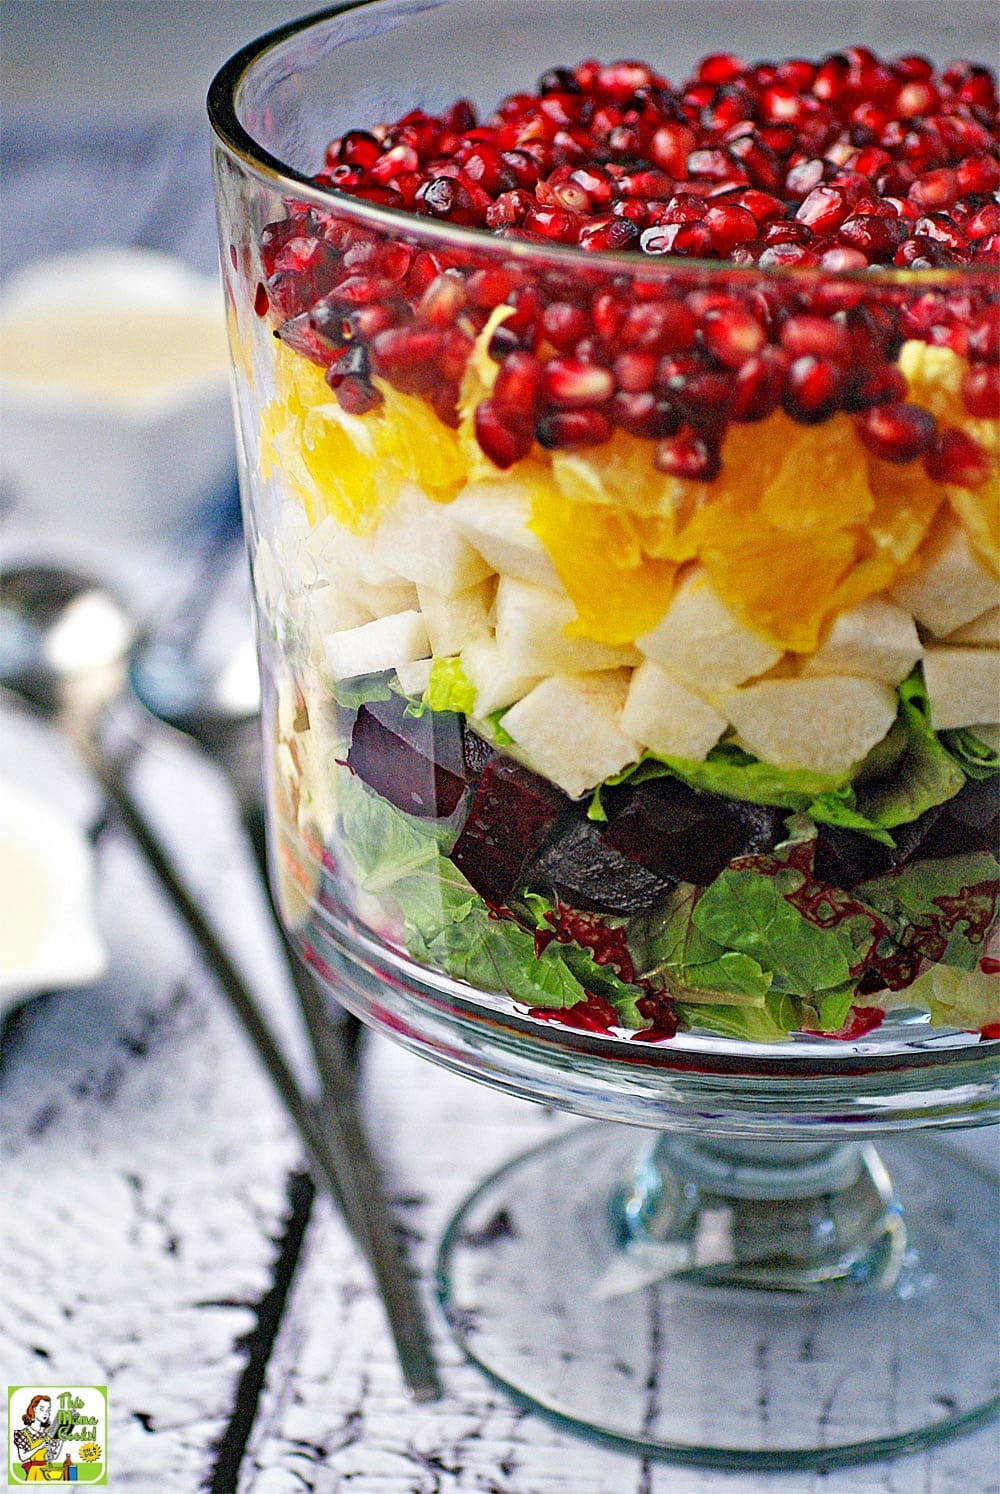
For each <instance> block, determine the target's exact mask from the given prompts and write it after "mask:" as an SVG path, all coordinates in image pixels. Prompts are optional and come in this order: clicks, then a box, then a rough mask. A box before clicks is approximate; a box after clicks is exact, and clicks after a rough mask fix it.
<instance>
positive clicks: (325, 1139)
mask: <svg viewBox="0 0 1000 1494" xmlns="http://www.w3.org/2000/svg"><path fill="white" fill-rule="evenodd" d="M138 633H139V628H138V625H137V623H136V620H135V618H134V617H133V616H132V615H131V613H130V612H129V611H128V609H127V608H126V607H125V606H124V604H123V603H122V602H121V600H120V599H119V598H118V597H117V596H115V595H114V593H113V592H112V591H110V590H109V589H107V588H106V587H104V586H103V585H101V583H99V582H98V581H96V580H94V579H92V578H89V577H86V576H82V575H79V574H77V573H76V572H74V571H71V570H67V569H63V568H57V567H43V566H33V565H29V566H22V567H20V568H13V569H8V570H7V572H6V573H5V575H4V578H3V590H2V594H0V686H3V687H5V688H6V689H8V690H10V691H12V692H14V693H15V694H16V695H17V696H18V697H19V698H20V699H21V700H22V702H23V703H25V704H27V705H28V706H29V707H30V708H31V709H32V710H33V711H34V712H35V713H36V714H38V715H40V716H42V717H44V718H46V719H48V720H49V721H51V722H52V723H53V724H54V725H55V726H56V727H57V728H58V729H59V730H60V731H61V732H63V733H64V734H65V735H66V736H67V738H68V739H69V740H70V741H71V742H72V744H73V745H74V747H75V748H76V750H77V752H78V754H79V755H80V757H81V758H82V759H83V761H84V762H85V763H86V764H87V766H88V767H89V768H90V770H91V771H92V773H93V774H94V776H95V777H96V779H97V780H98V782H99V783H100V785H101V787H102V788H103V789H104V792H105V794H106V795H107V798H108V800H109V801H110V803H111V804H112V805H113V806H114V808H115V810H116V811H117V813H118V815H119V816H120V818H121V820H122V821H123V823H124V824H125V826H126V828H127V829H128V831H129V832H130V834H131V835H132V836H133V838H134V839H135V841H136V843H137V844H138V845H139V847H140V849H141V850H142V851H143V853H144V855H145V857H146V859H147V861H148V863H149V865H150V867H151V868H152V870H153V872H154V873H155V875H156V877H157V879H158V880H159V882H160V884H161V886H162V887H163V889H164V891H165V892H166V893H167V895H168V897H169V898H170V900H171V902H172V904H173V906H174V908H175V909H176V910H177V912H178V913H179V914H180V916H181V918H182V919H183V921H184V923H185V924H186V925H187V927H188V930H189V931H190V933H191V934H192V935H193V937H194V938H195V940H196V942H197V944H198V947H199V949H200V950H201V953H202V955H203V957H204V959H205V961H206V963H207V964H208V965H209V967H210V968H211V970H212V972H213V973H214V975H215V976H216V978H217V979H218V981H219V984H220V985H221V986H222V988H223V990H224V991H225V992H226V994H227V996H228V997H229V999H230V1002H231V1005H232V1008H233V1010H234V1012H235V1014H236V1016H237V1017H238V1018H239V1020H240V1022H241V1023H242V1025H243V1028H244V1030H245V1032H246V1033H247V1035H248V1036H249V1038H250V1040H251V1041H252V1043H253V1045H254V1047H255V1048H256V1050H257V1054H258V1056H259V1057H260V1059H261V1061H262V1063H263V1064H264V1067H265V1069H266V1070H267V1073H268V1074H269V1076H270V1078H271V1080H272V1082H273V1084H274V1086H275V1088H276V1089H277V1091H278V1094H279V1096H280V1098H281V1099H282V1101H283V1103H284V1105H285V1108H286V1110H287V1112H288V1114H289V1116H290V1118H291V1120H292V1122H293V1123H294V1125H295V1127H296V1129H297V1130H298V1132H299V1135H300V1136H301V1138H302V1140H303V1142H304V1143H305V1145H306V1148H307V1151H308V1154H309V1156H310V1158H311V1159H312V1162H313V1164H314V1169H315V1171H316V1173H317V1175H318V1179H319V1181H320V1182H321V1183H322V1184H323V1185H324V1186H325V1187H326V1189H327V1191H328V1192H329V1193H330V1194H331V1196H332V1197H333V1199H334V1200H335V1202H336V1203H337V1204H338V1205H339V1207H340V1209H341V1212H342V1213H343V1215H344V1217H345V1219H346V1221H347V1223H348V1225H349V1227H350V1228H351V1230H352V1233H353V1234H354V1236H355V1238H356V1240H357V1241H358V1243H359V1245H360V1247H361V1249H362V1250H363V1251H364V1254H365V1255H366V1257H367V1259H368V1261H369V1263H370V1265H371V1267H372V1271H373V1273H374V1275H375V1277H376V1280H377V1282H378V1285H379V1289H380V1291H381V1294H382V1300H383V1304H384V1306H385V1310H386V1316H387V1318H388V1322H389V1328H390V1331H391V1333H392V1336H393V1339H394V1342H395V1344H396V1349H397V1353H398V1356H399V1362H400V1367H401V1369H402V1372H403V1376H404V1379H405V1381H406V1383H407V1386H408V1388H409V1390H410V1392H411V1394H412V1395H413V1396H414V1398H416V1399H418V1400H430V1399H434V1398H435V1397H436V1396H438V1395H439V1394H440V1384H439V1381H438V1377H437V1373H436V1370H435V1366H434V1362H433V1359H432V1356H431V1352H430V1346H429V1337H428V1332H427V1327H426V1324H425V1321H424V1317H423V1313H422V1310H421V1307H420V1304H419V1301H418V1299H417V1296H416V1292H415V1289H414V1285H413V1282H412V1280H411V1278H410V1276H409V1273H408V1271H407V1268H406V1264H405V1262H404V1261H403V1258H402V1256H401V1254H400V1251H399V1247H398V1244H397V1240H396V1237H395V1232H394V1228H393V1223H392V1219H391V1217H390V1215H389V1211H388V1208H387V1205H386V1203H385V1201H384V1198H383V1196H382V1193H381V1189H380V1187H379V1183H378V1174H377V1169H376V1165H375V1162H374V1160H373V1158H372V1156H371V1153H370V1151H369V1149H368V1145H367V1141H366V1139H365V1136H364V1132H363V1130H362V1126H361V1121H360V1116H359V1115H358V1112H357V1108H356V1103H355V1096H354V1085H353V1076H352V1075H351V1072H350V1069H349V1067H348V1064H347V1060H346V1058H345V1056H344V1053H343V1050H342V1048H341V1046H340V1042H339V1039H338V1038H337V1036H336V1033H335V1032H334V1031H333V1029H330V1028H328V1027H326V1026H325V1023H323V1022H321V1021H319V1020H318V1006H314V1007H313V1009H312V1017H307V1022H308V1025H309V1031H310V1035H312V1034H313V1032H314V1024H315V1031H316V1034H317V1035H318V1037H319V1045H318V1046H317V1047H316V1049H315V1056H316V1062H317V1067H318V1068H319V1069H320V1072H321V1074H322V1076H323V1079H324V1086H323V1094H322V1099H321V1102H320V1104H318V1105H317V1104H314V1103H312V1102H311V1101H309V1100H307V1099H306V1098H305V1097H304V1096H303V1095H302V1093H301V1091H300V1090H299V1087H298V1084H297V1083H296V1080H295V1078H294V1076H293V1074H292V1071H291V1069H290V1068H289V1066H288V1063H287V1061H286V1059H285V1057H284V1055H283V1054H282V1052H281V1049H280V1047H279V1046H278V1043H277V1041H276V1040H275V1038H274V1036H273V1034H272V1032H271V1029H270V1027H269V1025H268V1023H267V1021H266V1019H265V1018H264V1016H263V1014H262V1013H261V1011H260V1009H259V1007H258V1004H257V1001H256V999H255V997H254V996H253V994H252V993H251V991H250V990H249V988H248V987H247V985H246V983H245V982H244V979H243V977H242V975H241V974H240V972H239V970H238V969H237V968H236V966H235V964H234V963H233V961H232V960H231V958H230V956H229V954H228V952H227V950H226V949H225V947H224V946H223V944H222V943H221V941H220V940H219V939H218V937H217V936H216V934H215V932H214V930H213V929H212V928H211V926H210V924H209V923H208V922H207V920H206V919H205V917H204V916H203V914H202V912H201V910H200V909H199V907H198V906H197V904H196V903H195V901H194V899H193V898H192V897H191V895H190V893H189V892H188V890H187V888H186V886H185V885H184V882H183V879H182V878H181V877H180V876H179V874H178V873H177V871H176V869H175V867H174V866H173V863H172V861H171V859H170V857H169V855H168V854H167V852H166V851H165V850H164V848H163V846H162V845H161V843H160V841H159V838H158V836H157V834H156V832H155V831H154V830H153V828H152V827H151V825H150V823H149V821H148V819H147V817H146V815H145V813H144V811H143V809H142V807H141V806H140V804H139V803H138V802H137V800H136V799H135V798H134V797H133V795H132V792H131V790H130V788H129V786H128V768H129V766H130V763H131V762H132V760H133V758H134V756H135V755H136V753H138V752H140V751H141V750H142V747H143V739H144V736H145V733H146V731H148V730H149V729H151V728H152V727H153V726H154V724H155V723H154V721H153V719H152V718H150V717H148V716H147V715H146V713H145V711H144V710H143V708H142V706H141V705H140V704H139V702H138V700H137V699H136V697H135V696H134V695H133V694H132V691H131V688H130V681H129V673H128V658H129V653H130V650H131V649H132V648H133V646H134V645H135V644H136V641H137V637H138ZM126 705H130V706H131V707H132V710H131V711H130V712H122V713H121V714H124V715H126V716H127V717H128V719H127V720H125V721H119V720H118V719H117V716H118V714H119V713H118V712H117V711H116V708H117V707H125V706H126ZM123 726H124V738H125V740H124V743H122V742H120V741H119V744H118V745H117V746H116V747H111V746H109V745H108V743H109V741H110V740H111V739H112V738H113V737H114V735H115V733H116V731H117V733H118V736H119V738H120V737H121V736H122V730H121V728H122V727H123ZM286 953H287V948H286ZM290 976H292V978H293V980H294V984H295V986H296V989H297V990H298V989H299V988H300V985H299V979H298V977H297V975H295V972H294V968H293V967H291V965H290ZM312 990H313V997H314V1000H315V1001H316V1003H318V1000H319V998H318V993H316V992H315V988H312Z"/></svg>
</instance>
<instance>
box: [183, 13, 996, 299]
mask: <svg viewBox="0 0 1000 1494" xmlns="http://www.w3.org/2000/svg"><path fill="white" fill-rule="evenodd" d="M393 3H394V0H339V3H338V4H335V5H331V6H328V7H326V8H325V9H323V10H318V11H312V12H310V13H309V14H307V15H304V16H300V17H299V18H298V19H297V20H294V21H289V22H286V24H285V25H283V26H278V27H276V28H274V29H273V30H271V31H267V32H265V33H264V34H263V35H261V36H259V37H257V38H256V39H254V40H252V41H250V42H248V43H247V44H246V45H245V46H243V47H241V48H240V49H239V50H238V51H237V52H235V53H234V54H233V55H232V56H231V57H230V58H229V60H228V61H227V62H225V63H223V65H222V67H221V68H220V69H219V71H218V72H217V73H216V75H215V77H214V78H213V79H212V82H211V84H210V85H209V90H208V96H207V101H206V102H207V109H208V117H209V122H210V124H211V128H212V132H213V134H214V135H215V137H216V140H217V141H218V143H219V144H220V145H221V146H222V148H223V149H224V150H225V151H226V152H227V154H228V155H230V156H231V157H233V158H234V159H236V160H237V161H239V162H240V163H241V165H242V166H243V167H244V169H245V170H248V171H250V172H251V173H252V174H253V175H254V176H256V177H257V178H258V179H259V180H260V181H262V182H263V183H265V184H266V185H268V186H270V187H271V188H272V189H276V190H278V191H279V192H280V193H281V194H282V195H283V196H288V195H291V196H293V197H295V198H298V199H299V200H304V201H306V202H308V203H310V205H312V206H315V207H320V208H325V209H326V210H328V211H329V210H331V209H333V210H335V211H336V212H337V213H339V214H340V215H341V216H346V217H348V218H356V219H357V220H358V221H359V222H360V223H362V224H364V225H365V226H367V227H370V228H375V229H382V230H383V231H386V232H388V233H390V234H391V235H392V236H393V237H394V238H400V237H402V236H403V235H404V234H410V235H411V236H412V235H414V234H416V236H417V237H418V238H420V239H426V240H428V241H429V242H431V243H436V244H439V245H442V246H443V245H448V246H451V247H453V248H455V249H464V250H470V251H479V252H480V253H484V252H490V249H491V248H492V252H493V253H502V254H503V255H504V256H506V257H512V258H514V259H516V260H518V261H522V262H524V263H525V264H526V265H530V264H531V262H532V261H538V262H540V263H541V264H542V265H545V266H546V267H551V266H552V265H556V266H558V267H563V268H566V269H576V270H579V269H580V268H581V267H583V266H586V267H587V268H588V269H589V270H590V271H591V272H592V273H593V275H594V277H595V279H599V278H600V277H601V274H602V272H603V274H604V275H605V276H609V277H610V276H629V277H630V278H632V279H635V278H641V279H663V280H665V281H666V280H669V279H671V278H673V277H675V276H677V275H685V274H686V275H694V276H698V277H704V276H706V275H711V276H712V277H713V278H715V279H722V280H725V281H727V282H730V281H731V282H732V283H733V284H734V285H735V286H739V285H741V284H742V285H745V286H750V285H754V284H757V283H759V281H760V280H761V279H765V280H768V281H771V280H773V281H775V282H777V283H780V284H785V285H801V286H803V287H804V288H808V287H809V286H817V285H828V284H830V283H831V282H835V283H843V284H845V285H855V286H865V287H870V288H872V289H873V290H884V289H888V288H905V287H911V288H913V289H914V290H916V291H920V290H922V289H940V288H948V289H956V290H958V289H966V288H979V287H980V286H982V287H983V288H986V289H989V288H990V287H991V286H993V285H995V283H996V275H997V266H996V265H994V264H983V265H954V266H938V267H935V268H930V269H921V270H910V269H901V268H899V267H897V266H894V265H891V266H890V265H871V266H865V267H864V268H863V269H855V270H828V269H824V268H823V267H822V266H820V265H768V266H765V267H764V269H761V268H760V266H759V265H756V264H754V265H734V264H731V263H730V262H729V261H728V260H725V259H695V258H688V257H686V256H684V255H678V254H658V255H655V256H652V255H645V254H636V253H635V252H634V251H633V252H628V251H625V252H618V253H611V252H608V251H606V250H604V251H600V252H596V253H590V252H589V251H584V250H582V249H580V248H579V247H578V246H577V245H575V244H557V243H552V244H541V243H536V242H535V241H533V240H525V239H501V238H498V237H497V235H496V234H494V233H492V232H491V231H489V230H488V229H482V228H478V227H475V226H472V225H461V224H452V223H447V222H439V221H438V220H436V219H432V218H428V217H425V216H423V215H422V214H419V213H413V212H410V211H408V210H406V209H402V208H396V207H389V206H387V205H385V204H382V203H372V202H366V201H365V200H364V199H363V198H359V197H354V196H352V195H351V194H350V193H349V192H341V191H339V190H338V189H337V188H336V187H327V186H320V185H319V184H318V183H317V182H316V181H314V180H313V178H311V177H309V176H306V175H305V174H304V173H302V172H300V171H299V170H298V169H297V168H295V167H294V166H290V165H288V163H287V162H284V161H282V160H280V159H279V158H278V157H277V156H274V155H272V154H271V153H270V151H268V150H267V149H266V148H265V147H264V146H262V145H261V144H260V142H259V141H257V140H255V139H254V137H253V136H252V135H251V134H250V132H249V131H248V130H247V129H246V127H245V126H244V125H243V123H242V122H241V120H240V118H239V115H238V113H237V96H238V93H239V90H240V87H241V85H242V83H243V81H244V79H245V78H246V76H247V74H248V73H249V72H250V70H251V68H252V67H253V66H254V65H255V64H256V63H257V62H258V61H259V60H260V59H261V58H262V57H264V56H265V55H266V54H267V53H269V52H271V51H273V50H274V49H275V48H276V47H279V46H281V45H283V44H284V43H285V42H287V41H289V40H291V38H292V37H294V36H297V35H299V33H301V32H305V31H307V30H310V29H312V28H313V27H318V26H322V25H323V24H324V23H326V22H328V21H331V20H333V19H334V18H335V17H337V16H341V15H346V14H348V13H349V12H351V11H355V10H366V9H369V8H372V7H378V6H385V7H389V6H390V5H392V4H393ZM443 3H447V0H443ZM361 127H362V126H358V128H361Z"/></svg>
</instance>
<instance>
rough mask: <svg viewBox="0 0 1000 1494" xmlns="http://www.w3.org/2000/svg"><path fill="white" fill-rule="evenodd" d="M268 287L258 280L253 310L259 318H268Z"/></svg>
mask: <svg viewBox="0 0 1000 1494" xmlns="http://www.w3.org/2000/svg"><path fill="white" fill-rule="evenodd" d="M270 304H271V303H270V301H269V300H268V295H267V287H266V286H265V285H263V284H262V283H261V281H259V280H258V282H257V289H256V290H255V291H254V293H253V309H254V312H255V314H256V315H257V316H267V311H268V307H269V306H270Z"/></svg>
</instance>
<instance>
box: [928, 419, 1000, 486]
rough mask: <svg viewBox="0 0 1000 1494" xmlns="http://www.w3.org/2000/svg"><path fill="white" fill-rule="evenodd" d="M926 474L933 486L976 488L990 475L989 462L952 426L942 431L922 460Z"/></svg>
mask: <svg viewBox="0 0 1000 1494" xmlns="http://www.w3.org/2000/svg"><path fill="white" fill-rule="evenodd" d="M924 466H925V467H926V468H927V474H928V476H929V477H932V478H933V479H934V481H935V482H946V483H954V484H955V486H956V487H960V488H978V487H980V486H981V485H982V484H983V483H984V482H985V481H986V479H987V478H988V477H989V475H990V461H989V457H988V456H987V455H986V452H985V451H984V450H983V448H982V447H981V446H980V444H979V442H978V441H976V440H974V439H973V438H972V436H969V435H966V433H965V431H960V430H958V429H956V428H955V427H954V426H948V427H947V428H946V429H945V430H943V431H941V432H940V433H939V435H938V438H937V440H936V441H935V443H934V445H933V446H932V447H931V449H930V451H929V452H927V454H926V455H925V457H924Z"/></svg>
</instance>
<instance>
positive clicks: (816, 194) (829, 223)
mask: <svg viewBox="0 0 1000 1494" xmlns="http://www.w3.org/2000/svg"><path fill="white" fill-rule="evenodd" d="M847 215H848V207H847V199H846V198H845V196H844V194H843V192H842V191H841V190H840V188H839V187H832V186H827V187H814V188H813V190H812V191H811V192H810V193H809V196H808V197H806V198H803V200H802V202H801V203H800V204H799V206H798V208H797V209H796V213H795V217H796V220H797V221H798V222H799V223H805V224H806V225H807V227H809V228H811V229H812V230H813V232H814V233H817V234H828V233H833V232H834V230H835V229H837V228H839V227H840V225H841V223H843V221H844V219H845V218H846V217H847Z"/></svg>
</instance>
